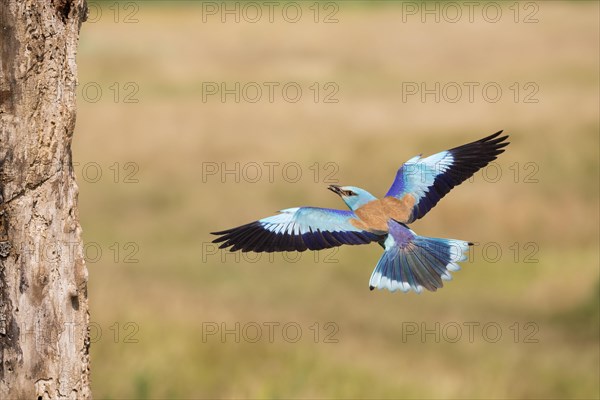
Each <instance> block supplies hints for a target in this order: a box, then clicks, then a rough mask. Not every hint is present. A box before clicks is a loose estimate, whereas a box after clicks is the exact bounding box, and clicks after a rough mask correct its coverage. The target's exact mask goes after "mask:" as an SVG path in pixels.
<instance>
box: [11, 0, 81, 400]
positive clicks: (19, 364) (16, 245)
mask: <svg viewBox="0 0 600 400" xmlns="http://www.w3.org/2000/svg"><path fill="white" fill-rule="evenodd" d="M86 11H87V8H86V5H85V0H0V57H1V59H0V61H1V62H0V195H1V199H0V398H4V399H7V398H10V399H14V398H22V399H49V398H51V399H62V398H69V399H72V398H89V397H91V394H90V389H89V352H88V350H89V337H88V319H89V315H88V301H87V269H86V266H85V262H84V258H83V246H82V242H81V228H80V226H79V222H78V211H77V193H78V189H77V185H76V183H75V177H74V174H73V168H72V163H71V139H72V137H73V130H74V128H75V88H76V77H77V68H76V65H75V54H76V49H77V40H78V37H79V29H80V27H81V23H82V22H83V21H84V20H85V16H86Z"/></svg>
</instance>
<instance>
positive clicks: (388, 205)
mask: <svg viewBox="0 0 600 400" xmlns="http://www.w3.org/2000/svg"><path fill="white" fill-rule="evenodd" d="M414 205H415V198H414V197H413V196H411V195H410V194H406V195H404V197H403V198H402V199H397V198H395V197H389V196H388V197H384V198H383V199H377V200H373V201H370V202H368V203H367V204H365V205H364V206H362V207H360V208H358V209H356V210H355V211H354V213H355V214H356V216H357V217H358V219H352V220H350V222H351V223H352V225H354V226H355V227H357V228H359V229H363V230H366V231H370V232H387V230H388V221H389V219H390V218H393V219H395V220H396V221H399V222H404V223H405V222H407V221H408V220H409V218H410V215H411V213H412V209H413V207H414Z"/></svg>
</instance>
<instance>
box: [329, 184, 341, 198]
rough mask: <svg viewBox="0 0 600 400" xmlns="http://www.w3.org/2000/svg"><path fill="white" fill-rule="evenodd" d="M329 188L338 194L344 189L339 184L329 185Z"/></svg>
mask: <svg viewBox="0 0 600 400" xmlns="http://www.w3.org/2000/svg"><path fill="white" fill-rule="evenodd" d="M327 189H329V190H331V191H332V192H333V193H335V194H337V195H340V196H341V195H342V189H340V187H339V186H338V185H329V187H328V188H327Z"/></svg>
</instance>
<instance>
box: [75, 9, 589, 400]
mask: <svg viewBox="0 0 600 400" xmlns="http://www.w3.org/2000/svg"><path fill="white" fill-rule="evenodd" d="M91 4H92V7H95V8H94V9H93V11H95V10H97V9H98V8H100V9H101V10H102V12H103V15H102V18H100V19H99V20H98V21H97V22H93V23H89V22H88V23H85V24H84V25H83V26H82V33H81V42H80V49H79V55H78V64H79V75H80V87H83V86H84V85H85V84H86V83H97V84H98V85H100V87H101V88H102V89H103V95H102V97H101V98H100V99H99V101H97V102H95V103H92V102H88V101H86V100H85V99H84V98H83V96H82V94H81V89H80V91H79V93H78V94H79V96H78V104H79V112H78V121H77V129H76V134H75V140H74V148H73V154H74V160H75V162H77V163H79V166H76V168H75V170H76V173H77V175H78V180H79V184H80V212H81V220H82V224H83V228H84V239H85V240H86V242H87V243H92V246H96V244H97V246H100V248H101V249H102V256H101V257H100V259H99V260H98V261H96V262H90V263H89V264H88V267H89V270H90V283H89V297H90V302H91V319H92V321H94V324H95V325H94V327H95V332H94V333H97V332H98V330H97V328H101V329H102V334H101V336H97V340H96V341H95V343H93V345H92V349H91V351H92V368H93V370H92V371H93V372H92V377H93V391H94V393H95V397H96V398H130V397H136V398H158V397H179V398H192V397H193V398H215V397H226V398H231V397H235V398H241V397H252V398H259V397H260V398H263V397H268V398H270V397H277V398H280V397H286V398H307V397H319V398H323V397H344V398H349V397H352V398H354V397H361V398H362V397H370V398H381V397H387V398H399V397H400V398H467V397H469V398H598V396H599V383H598V375H599V372H600V367H599V362H600V357H599V345H598V335H599V327H598V324H599V322H598V313H599V310H598V301H599V295H600V292H599V285H598V281H599V273H598V265H599V253H598V240H599V232H598V229H599V227H598V221H599V210H598V200H599V193H598V185H599V183H598V181H599V174H598V172H599V171H598V169H599V163H598V159H599V154H598V152H599V150H598V149H599V140H598V130H599V122H598V121H599V119H598V112H599V111H598V110H599V96H598V93H599V85H598V84H599V82H598V80H599V76H598V74H599V69H598V68H599V39H598V38H599V21H598V11H599V10H598V4H597V3H595V2H584V3H566V2H565V3H563V2H546V3H542V2H538V3H537V4H538V5H539V8H540V9H539V12H538V14H537V18H538V19H539V22H538V23H533V24H523V23H514V21H512V15H510V14H508V13H509V10H508V5H507V3H504V4H503V11H504V12H505V13H507V14H505V15H506V17H503V18H502V19H501V21H500V22H498V23H496V24H491V23H487V22H485V21H484V20H483V19H482V18H481V17H477V18H476V20H475V23H469V22H467V21H466V20H465V19H463V20H461V22H459V23H456V24H450V23H443V22H442V23H439V24H437V23H431V22H430V23H421V22H420V21H419V19H418V17H414V18H410V19H408V21H407V22H406V23H402V8H401V6H400V5H399V4H390V3H378V4H376V5H369V6H367V4H365V3H360V2H352V3H350V4H341V7H340V11H339V13H338V14H337V17H338V19H339V22H338V23H335V24H323V23H318V24H315V23H313V22H312V20H311V18H309V17H306V18H303V19H302V20H301V21H300V22H299V23H297V24H290V23H286V22H285V21H283V20H282V19H281V18H276V21H275V22H274V23H272V24H271V23H268V22H259V23H256V24H249V23H243V22H242V23H239V24H236V23H225V24H223V23H220V22H219V21H218V18H216V17H215V18H209V22H207V23H203V22H202V13H201V6H200V4H199V3H193V2H173V3H150V2H146V3H144V2H142V3H134V4H137V5H138V6H139V11H138V12H137V13H136V15H135V17H136V18H137V19H138V20H139V21H138V22H137V23H133V24H126V23H123V22H122V18H123V17H124V13H125V11H127V10H125V8H124V7H125V6H126V5H127V4H128V3H126V2H123V3H120V7H121V14H120V17H119V19H120V22H118V23H115V22H114V20H113V18H114V14H113V13H114V10H112V9H110V8H109V7H111V4H113V3H110V4H98V3H91ZM308 6H309V3H303V10H304V12H306V13H308V12H309V10H308ZM129 10H131V9H129ZM307 15H308V14H307ZM210 81H216V82H221V81H225V82H228V83H230V84H231V83H233V82H236V81H240V82H249V81H255V82H265V81H276V82H283V83H285V82H288V81H294V82H298V83H299V84H300V85H301V86H302V87H303V89H304V90H305V92H304V95H303V97H302V99H301V101H299V102H298V103H295V104H290V103H287V102H285V101H282V100H281V98H278V99H276V100H275V102H273V103H269V102H268V101H260V102H258V103H255V104H250V103H247V102H241V103H239V104H238V103H235V102H232V101H228V102H226V103H221V102H220V101H218V100H209V101H208V102H203V101H202V82H210ZM330 81H331V82H336V83H337V84H338V85H339V87H340V91H339V93H338V94H337V98H338V99H339V103H337V104H324V103H314V102H313V101H312V100H311V97H310V95H309V92H308V87H309V86H310V85H311V84H312V82H320V83H325V82H330ZM422 81H423V82H427V83H428V84H429V85H430V86H432V85H433V83H434V82H436V81H439V82H442V84H443V83H444V82H481V83H482V84H484V83H486V82H497V83H498V84H500V85H501V87H502V88H503V89H504V93H503V96H502V98H501V100H500V101H498V102H497V103H489V102H486V101H483V99H482V97H481V95H480V92H476V93H477V95H476V98H475V101H474V102H473V103H470V102H468V101H466V100H465V99H464V98H463V100H462V101H459V102H457V103H455V104H452V103H449V102H445V101H441V102H440V103H436V102H434V101H432V99H431V97H429V101H427V102H425V103H422V102H420V101H418V100H417V99H416V98H411V99H410V100H409V101H407V102H403V101H402V91H401V89H402V82H422ZM115 82H117V83H118V85H119V86H120V88H121V92H120V96H121V99H120V100H122V96H123V95H124V94H125V91H124V85H125V84H126V83H127V82H134V83H135V84H136V85H138V86H139V92H138V93H137V94H136V95H135V98H137V99H138V100H139V102H138V103H135V104H130V103H124V102H122V101H119V102H116V103H115V101H114V99H113V94H114V92H113V91H111V89H110V86H111V85H112V84H113V83H115ZM514 82H520V83H521V84H524V83H525V82H535V83H536V84H537V85H538V86H539V93H538V94H537V95H536V97H537V98H538V99H539V102H538V103H523V102H522V101H520V102H516V103H515V102H514V101H513V100H512V92H510V91H509V89H508V87H509V86H510V85H511V84H512V83H514ZM90 93H91V92H90ZM415 97H416V96H415ZM498 129H505V131H506V132H507V133H509V134H510V135H511V142H512V144H511V145H510V147H509V148H508V151H507V152H506V153H505V154H503V155H502V156H501V158H499V160H498V163H499V164H498V165H499V166H500V168H501V169H502V174H503V175H502V178H501V179H499V181H498V182H495V183H490V182H486V180H485V179H483V176H482V175H481V174H478V175H477V176H476V177H475V179H474V181H473V182H472V183H471V182H469V183H465V184H463V185H462V186H461V187H459V188H457V189H454V191H453V192H452V193H451V195H449V196H448V197H447V198H445V199H444V200H443V201H441V202H440V203H439V204H438V206H437V207H436V208H435V209H434V210H433V211H431V212H430V214H429V215H428V216H427V218H425V219H424V220H422V221H419V222H418V223H416V224H415V225H414V229H415V231H416V232H417V233H420V234H424V235H428V236H438V237H451V238H459V239H467V240H471V241H476V242H480V243H482V244H484V243H490V242H495V243H497V244H498V246H499V247H500V248H501V249H502V251H503V253H502V256H501V257H500V260H499V261H498V262H496V263H489V262H485V260H483V259H482V254H481V247H479V248H478V250H476V251H475V259H474V260H473V261H472V262H469V263H466V264H465V266H464V267H463V270H462V271H460V272H458V273H456V274H455V279H454V280H453V281H452V282H450V283H448V284H447V285H446V287H444V289H443V290H441V291H439V292H438V293H435V294H431V293H425V294H422V295H420V296H417V295H414V294H408V295H404V294H398V293H394V294H390V293H387V292H369V290H368V289H367V283H368V278H369V276H370V273H371V271H372V269H373V267H374V266H375V264H376V262H377V259H378V258H379V256H380V253H381V249H380V248H379V247H378V246H376V245H373V246H370V247H369V246H361V247H349V248H342V249H340V251H339V252H337V253H335V254H334V253H332V252H321V253H320V255H319V259H318V261H316V262H315V259H314V258H313V257H312V255H307V254H306V253H305V254H304V255H303V256H302V258H301V259H300V260H299V261H298V262H295V263H290V262H287V261H286V260H285V259H284V258H283V257H282V256H280V255H277V256H275V257H274V259H273V261H269V259H268V258H267V257H262V258H261V259H260V260H259V261H258V262H254V263H251V262H245V261H243V260H242V261H240V262H236V261H235V259H234V258H233V257H232V256H227V258H226V259H225V261H224V262H223V261H222V259H221V257H222V255H221V254H217V255H211V254H206V250H207V247H206V246H207V243H208V242H209V241H210V240H211V236H210V235H209V234H208V232H210V231H213V230H219V229H222V228H227V227H231V226H235V225H239V224H242V223H246V222H249V221H251V220H253V219H256V218H260V217H264V216H267V215H270V214H272V213H273V211H275V210H279V209H282V208H287V207H293V206H299V205H316V206H323V207H338V208H343V204H342V203H341V202H340V201H339V199H338V198H337V197H336V196H334V195H332V194H331V193H330V192H328V191H327V190H325V188H326V186H327V184H326V183H325V182H324V172H325V171H324V170H323V169H322V168H321V174H320V176H319V179H318V182H315V181H314V177H313V175H312V174H313V171H312V170H310V169H309V167H310V166H311V165H313V164H314V163H319V165H320V166H321V167H323V166H324V165H325V163H327V162H333V163H335V165H337V166H338V167H339V170H338V171H337V173H336V175H335V178H336V179H338V180H339V182H340V183H341V184H353V185H357V186H361V187H364V188H366V189H367V190H370V191H372V192H373V193H374V194H376V195H382V194H384V193H385V190H387V187H388V186H389V184H390V183H391V181H392V179H393V176H394V174H395V171H396V169H397V168H398V167H399V166H400V165H401V164H402V163H403V162H404V161H406V160H407V159H409V158H410V157H412V156H414V155H416V154H419V153H424V154H431V153H433V152H437V151H440V150H443V149H446V148H448V147H449V146H455V145H458V144H462V143H464V142H466V141H469V140H473V139H477V138H479V137H482V136H483V135H487V134H490V133H493V132H495V131H496V130H498ZM127 162H132V163H135V165H136V166H137V167H138V168H139V171H138V172H137V173H136V175H135V178H137V179H138V180H139V182H138V183H125V182H124V178H125V174H126V173H127V172H128V170H125V169H124V168H125V163H127ZM206 162H216V163H219V164H220V163H227V165H228V166H230V167H231V166H232V165H233V164H234V163H236V162H239V163H241V165H245V163H250V162H256V163H259V164H263V163H265V162H279V163H281V164H282V165H283V164H285V163H289V162H297V163H298V164H299V165H300V166H301V167H302V173H303V175H302V179H300V180H299V181H298V182H296V183H291V182H288V181H286V180H285V179H282V176H281V175H280V174H279V173H278V174H276V175H275V179H274V182H272V183H271V182H269V181H268V180H267V179H266V176H263V179H261V180H260V181H259V182H257V183H249V182H243V181H242V182H240V183H236V182H234V181H233V178H232V177H231V176H230V177H228V179H227V180H226V181H225V182H222V181H221V180H220V179H219V178H218V177H214V176H211V177H208V179H206V182H204V181H203V177H202V165H203V163H206ZM529 162H531V163H535V165H536V166H537V167H538V168H539V170H538V172H537V173H536V175H535V178H536V179H537V180H538V182H537V183H525V182H523V180H524V175H523V174H524V173H525V172H528V171H525V170H524V169H523V168H524V166H525V163H529ZM90 163H97V165H99V166H100V168H101V170H102V177H101V178H100V179H99V181H98V182H91V180H93V175H94V174H93V172H94V171H93V168H91V167H88V168H91V169H87V170H86V171H84V168H82V167H83V166H84V165H92V164H90ZM114 163H119V168H120V176H119V178H118V179H117V180H118V183H115V182H114V181H113V180H114V169H112V170H111V169H110V167H111V166H112V165H114ZM515 163H519V166H520V170H521V175H520V177H519V179H518V182H517V183H515V182H514V169H512V170H511V169H510V168H511V166H513V165H514V164H515ZM93 165H96V164H93ZM513 168H514V167H513ZM280 171H281V170H280V169H278V170H276V172H280ZM84 172H87V173H89V175H86V174H85V173H84ZM266 172H267V170H266V168H265V169H263V174H266ZM86 178H87V179H86ZM515 242H516V243H518V245H519V247H520V248H521V251H520V253H519V256H518V260H517V262H515V260H514V252H513V250H511V249H510V246H511V245H513V244H514V243H515ZM528 242H533V243H535V245H537V246H538V248H539V251H538V252H537V253H536V255H535V257H536V258H537V259H538V260H539V262H537V263H524V262H523V258H524V256H525V255H526V254H527V253H528V252H527V251H526V250H529V249H524V248H523V246H525V245H526V244H527V243H528ZM114 243H117V247H119V248H120V252H119V254H118V255H116V253H115V250H114V249H115V248H114V247H112V248H111V246H112V245H113V244H114ZM128 243H134V244H135V245H137V247H138V248H139V252H138V253H137V254H135V255H134V256H133V259H135V260H138V261H139V262H137V263H127V262H125V261H127V260H126V259H125V256H126V255H127V254H129V252H130V251H131V250H132V249H133V247H125V246H127V244H128ZM93 250H94V249H93V248H92V247H90V253H93ZM328 255H329V256H331V257H332V258H333V260H334V261H336V262H334V263H328V262H325V259H324V257H325V256H328ZM328 321H332V322H334V323H335V324H336V326H337V327H338V328H339V331H338V332H337V334H336V335H335V338H337V339H338V343H323V338H322V336H321V338H320V340H319V343H314V341H313V336H312V331H310V326H312V325H313V324H314V323H315V322H317V323H319V324H320V326H321V330H320V332H321V334H322V335H323V334H324V333H325V331H324V330H323V325H324V324H325V323H327V322H328ZM128 322H132V323H133V324H135V325H127V326H126V324H127V323H128ZM206 322H216V323H219V324H220V323H221V322H224V323H226V324H227V326H228V327H229V328H232V327H234V324H235V323H236V322H240V323H241V325H242V326H243V325H244V324H247V323H249V322H257V323H259V324H262V323H264V322H278V323H280V324H282V325H283V324H285V323H286V322H295V323H298V324H299V325H300V326H301V327H302V329H303V335H302V338H301V340H300V341H299V342H297V343H288V342H286V341H285V340H283V338H282V336H281V335H280V334H279V335H276V336H275V340H274V342H273V343H269V341H268V340H266V338H264V337H263V339H262V340H260V341H259V342H257V343H247V342H244V341H242V342H241V343H235V342H234V340H233V337H232V336H231V335H230V336H229V337H228V340H227V341H226V342H224V343H222V342H221V341H220V340H219V338H218V336H212V337H209V338H208V341H206V343H204V342H203V340H202V330H203V323H206ZM468 322H477V323H480V324H481V325H484V324H486V323H489V322H493V323H497V324H498V325H499V326H500V327H501V328H502V336H501V338H500V340H499V341H498V342H495V343H491V342H490V341H488V340H485V338H484V337H483V336H482V334H481V331H480V330H476V331H475V337H474V340H473V342H470V341H469V340H468V337H467V336H468V335H467V333H468V329H467V328H466V326H465V325H464V324H465V323H468ZM527 322H533V323H534V324H535V326H537V327H538V328H539V330H538V331H537V333H536V334H535V336H534V337H535V338H536V339H537V340H538V343H525V342H524V338H523V336H524V335H525V334H526V333H527V332H526V331H525V330H524V328H523V326H524V324H525V323H527ZM411 323H416V324H417V325H419V326H420V324H421V323H424V324H426V326H427V327H428V328H429V329H432V328H434V327H435V324H436V323H439V324H440V327H447V326H451V325H447V324H449V323H450V324H451V323H457V324H459V325H460V326H461V327H462V330H463V331H462V333H463V336H462V337H461V338H460V340H458V341H457V342H456V343H451V342H450V341H448V340H445V339H444V336H443V335H442V338H441V340H440V341H439V343H436V341H435V340H434V337H433V336H432V335H429V336H427V337H426V338H425V340H421V339H420V336H419V335H414V336H410V337H408V338H407V340H403V333H404V334H406V329H407V326H408V325H407V324H411ZM514 323H518V324H519V327H520V328H519V331H520V334H521V335H520V338H519V340H517V341H516V342H515V340H514V337H513V334H514V332H513V331H512V330H511V328H510V327H511V326H513V324H514ZM115 324H118V327H117V325H115ZM481 325H480V326H481ZM134 327H136V329H137V331H136V332H135V333H134V334H133V336H131V337H129V339H136V340H137V343H128V342H127V340H125V339H126V338H127V335H128V334H130V333H132V332H134V331H133V329H134ZM117 328H118V329H117ZM116 332H119V335H118V337H116V336H115V333H116ZM490 332H491V331H490ZM265 333H266V329H265V330H264V331H263V334H265ZM440 333H443V332H441V328H440ZM447 333H448V335H450V333H449V331H448V332H447Z"/></svg>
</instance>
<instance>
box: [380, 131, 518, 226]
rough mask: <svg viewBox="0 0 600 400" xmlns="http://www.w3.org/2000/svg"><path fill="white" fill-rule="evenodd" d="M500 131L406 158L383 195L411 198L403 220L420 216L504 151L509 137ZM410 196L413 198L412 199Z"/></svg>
mask: <svg viewBox="0 0 600 400" xmlns="http://www.w3.org/2000/svg"><path fill="white" fill-rule="evenodd" d="M501 133H502V131H500V132H496V133H495V134H493V135H491V136H488V137H486V138H483V139H481V140H477V141H475V142H472V143H468V144H465V145H463V146H459V147H455V148H453V149H450V150H446V151H442V152H440V153H437V154H434V155H432V156H429V157H427V158H421V156H416V157H413V158H411V159H410V160H408V161H407V162H406V163H404V165H402V167H400V169H399V170H398V173H397V174H396V179H395V180H394V183H393V184H392V186H391V187H390V190H389V191H388V192H387V194H386V196H391V197H395V198H397V199H399V200H403V201H404V202H405V203H406V202H407V198H406V197H405V196H409V198H408V200H409V201H410V202H412V201H414V205H413V208H412V213H411V215H410V216H409V218H408V220H407V221H406V223H411V222H413V221H415V220H417V219H419V218H421V217H423V216H424V215H425V214H427V212H428V211H429V210H431V209H432V208H433V207H435V205H436V204H437V203H438V201H440V199H441V198H442V197H444V196H445V195H446V194H447V193H448V192H449V191H450V190H451V189H452V188H453V187H454V186H456V185H459V184H460V183H462V182H464V181H465V180H466V179H469V178H470V177H471V176H472V175H473V174H474V173H475V172H477V171H478V170H479V169H481V168H483V167H485V166H486V165H488V164H489V163H490V162H491V161H493V160H495V159H496V157H497V156H498V155H499V154H500V153H503V152H504V149H503V147H505V146H506V145H508V142H505V140H506V138H508V136H502V137H499V136H500V134H501ZM411 197H412V198H411Z"/></svg>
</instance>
